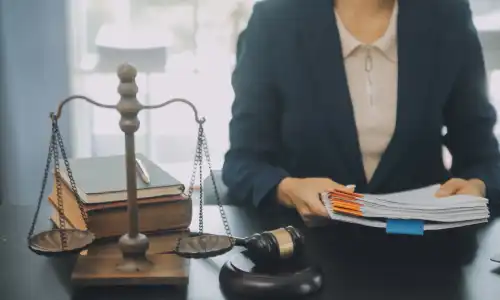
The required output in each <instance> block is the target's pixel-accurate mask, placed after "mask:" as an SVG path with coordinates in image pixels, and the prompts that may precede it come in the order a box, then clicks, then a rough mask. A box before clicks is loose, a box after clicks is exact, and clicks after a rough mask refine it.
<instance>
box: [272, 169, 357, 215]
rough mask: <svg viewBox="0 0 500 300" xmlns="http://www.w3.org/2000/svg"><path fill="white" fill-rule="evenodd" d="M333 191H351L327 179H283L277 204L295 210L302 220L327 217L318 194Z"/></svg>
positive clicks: (279, 187)
mask: <svg viewBox="0 0 500 300" xmlns="http://www.w3.org/2000/svg"><path fill="white" fill-rule="evenodd" d="M333 189H340V190H345V191H351V192H352V190H353V189H352V188H347V187H345V186H344V185H341V184H339V183H336V182H335V181H333V180H331V179H329V178H303V179H302V178H285V179H283V180H282V181H281V183H280V184H279V185H278V191H277V193H278V195H277V196H278V202H279V203H280V204H282V205H284V206H287V207H294V208H295V209H297V211H298V213H299V214H300V215H301V216H302V218H303V219H308V218H309V217H314V216H321V217H328V213H327V211H326V208H325V206H324V205H323V203H322V202H321V200H320V199H319V193H323V192H326V191H329V190H333Z"/></svg>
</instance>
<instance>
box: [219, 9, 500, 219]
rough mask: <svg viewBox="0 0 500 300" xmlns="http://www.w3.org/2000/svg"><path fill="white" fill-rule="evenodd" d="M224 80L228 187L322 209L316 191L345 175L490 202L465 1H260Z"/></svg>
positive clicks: (482, 83)
mask: <svg viewBox="0 0 500 300" xmlns="http://www.w3.org/2000/svg"><path fill="white" fill-rule="evenodd" d="M233 87H234V91H235V95H236V98H235V101H234V105H233V110H232V112H233V118H232V120H231V123H230V141H231V147H230V150H229V151H228V153H227V154H226V158H225V164H224V168H223V180H224V182H225V183H226V185H227V186H228V188H229V192H230V194H231V196H232V197H236V198H237V199H241V200H244V201H251V202H253V204H254V205H257V206H261V205H266V204H270V203H275V201H276V200H277V201H278V203H280V204H282V205H285V206H288V207H294V208H296V209H297V211H298V212H299V213H300V214H301V215H302V216H310V215H325V214H326V211H325V209H324V207H323V206H322V205H321V203H320V201H318V193H319V192H322V191H325V190H327V189H331V188H334V187H336V188H347V187H346V186H345V185H348V184H352V185H355V186H356V190H357V191H359V192H367V193H389V192H396V191H401V190H405V189H413V188H418V187H422V186H426V185H431V184H435V183H444V184H443V185H442V187H441V190H440V191H439V192H438V196H446V195H451V194H470V195H477V196H486V197H488V198H490V200H493V198H495V200H498V199H496V198H498V195H499V189H498V184H499V183H500V155H499V150H498V149H499V146H498V143H497V140H496V139H495V137H494V135H493V126H494V124H495V122H496V114H495V111H494V109H493V107H492V106H491V105H490V104H489V102H488V98H487V89H486V76H485V68H484V62H483V57H482V51H481V46H480V43H479V40H478V36H477V33H476V30H475V28H474V26H473V24H472V17H471V11H470V8H469V4H468V2H467V1H466V0H439V1H436V0H399V1H395V0H314V1H305V0H272V1H263V2H260V3H257V4H256V5H255V7H254V12H253V15H252V17H251V20H250V21H249V24H248V27H247V29H246V31H245V33H244V36H243V35H242V37H241V40H240V44H239V51H238V61H237V66H236V69H235V71H234V74H233ZM443 128H446V130H445V131H446V132H444V130H443ZM443 145H444V146H446V147H447V148H448V149H449V151H450V153H451V154H452V156H453V165H452V167H451V169H449V170H448V169H447V168H445V166H444V164H443V158H442V157H443V155H442V153H443Z"/></svg>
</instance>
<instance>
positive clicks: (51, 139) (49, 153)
mask: <svg viewBox="0 0 500 300" xmlns="http://www.w3.org/2000/svg"><path fill="white" fill-rule="evenodd" d="M54 139H55V134H54V128H52V135H51V138H50V143H49V151H48V154H47V162H46V163H45V170H44V173H43V179H42V187H41V190H40V194H39V196H38V203H37V206H36V210H35V215H34V216H33V221H32V222H31V226H30V230H29V232H28V240H30V239H31V237H32V236H33V232H34V231H35V226H36V222H37V220H38V215H39V214H40V207H41V205H42V199H43V196H44V194H45V187H46V185H47V179H48V176H49V169H50V163H51V162H52V149H53V146H54Z"/></svg>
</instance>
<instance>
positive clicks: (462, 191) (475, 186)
mask: <svg viewBox="0 0 500 300" xmlns="http://www.w3.org/2000/svg"><path fill="white" fill-rule="evenodd" d="M452 195H471V196H478V197H484V196H485V195H486V185H485V184H484V182H483V181H482V180H480V179H469V180H465V179H461V178H452V179H450V180H448V181H447V182H446V183H444V184H443V185H441V188H440V189H439V190H438V191H437V193H436V196H437V197H447V196H452Z"/></svg>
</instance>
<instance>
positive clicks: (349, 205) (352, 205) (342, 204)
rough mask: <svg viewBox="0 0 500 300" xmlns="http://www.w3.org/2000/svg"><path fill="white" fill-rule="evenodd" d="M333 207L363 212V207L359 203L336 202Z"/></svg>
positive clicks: (333, 202)
mask: <svg viewBox="0 0 500 300" xmlns="http://www.w3.org/2000/svg"><path fill="white" fill-rule="evenodd" d="M332 205H333V206H334V207H341V208H347V209H352V210H355V211H360V210H361V205H360V204H357V203H352V202H348V201H342V200H335V201H332Z"/></svg>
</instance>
